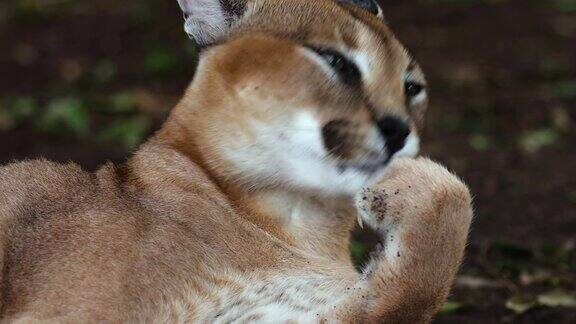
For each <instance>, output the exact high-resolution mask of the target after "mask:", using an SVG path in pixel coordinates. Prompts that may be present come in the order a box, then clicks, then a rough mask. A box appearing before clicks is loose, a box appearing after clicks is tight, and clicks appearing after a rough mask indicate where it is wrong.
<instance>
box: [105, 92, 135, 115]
mask: <svg viewBox="0 0 576 324" xmlns="http://www.w3.org/2000/svg"><path fill="white" fill-rule="evenodd" d="M110 102H111V104H112V109H113V111H114V112H120V113H125V112H131V111H134V109H135V108H136V105H137V98H136V95H135V94H134V93H133V92H128V91H127V92H120V93H116V94H114V95H112V97H111V98H110Z"/></svg>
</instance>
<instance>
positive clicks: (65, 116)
mask: <svg viewBox="0 0 576 324" xmlns="http://www.w3.org/2000/svg"><path fill="white" fill-rule="evenodd" d="M37 125H38V127H39V128H40V129H41V130H43V131H48V132H54V133H61V132H62V127H65V128H66V129H67V130H70V131H72V132H73V133H74V134H75V135H77V136H80V137H83V136H86V135H87V133H88V113H87V111H86V107H85V106H84V104H83V102H82V100H81V99H79V98H76V97H66V98H59V99H55V100H52V101H51V102H50V103H49V104H48V107H47V108H46V112H45V113H44V115H43V116H42V117H41V119H40V121H39V122H38V123H37Z"/></svg>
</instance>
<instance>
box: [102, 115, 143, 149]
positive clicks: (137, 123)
mask: <svg viewBox="0 0 576 324" xmlns="http://www.w3.org/2000/svg"><path fill="white" fill-rule="evenodd" d="M150 125H151V123H150V121H149V120H148V119H146V118H145V117H143V116H136V117H131V118H124V119H120V120H117V121H115V122H114V123H112V124H111V125H110V126H108V127H107V128H106V129H104V130H103V131H101V132H100V134H99V135H98V136H97V138H98V140H100V141H104V142H114V143H119V144H122V145H123V146H124V147H125V148H127V149H133V148H135V147H136V146H137V145H138V144H140V143H141V142H142V141H143V140H144V137H145V136H146V133H147V132H148V130H149V129H150Z"/></svg>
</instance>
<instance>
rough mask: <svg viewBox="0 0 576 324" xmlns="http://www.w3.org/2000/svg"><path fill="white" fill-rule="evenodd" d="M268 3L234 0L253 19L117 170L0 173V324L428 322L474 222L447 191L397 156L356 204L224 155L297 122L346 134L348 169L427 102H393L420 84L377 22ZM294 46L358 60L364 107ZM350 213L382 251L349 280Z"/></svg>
mask: <svg viewBox="0 0 576 324" xmlns="http://www.w3.org/2000/svg"><path fill="white" fill-rule="evenodd" d="M270 1H271V0H253V1H248V2H243V1H240V3H242V4H243V5H246V6H247V8H248V9H247V10H248V11H250V10H253V11H254V12H253V13H252V14H251V15H250V16H249V18H245V19H244V20H242V21H241V23H240V22H239V23H237V24H235V25H234V27H233V28H232V29H231V30H230V31H229V33H227V36H226V37H223V38H221V41H220V43H221V44H220V45H217V46H215V47H213V48H211V49H209V50H207V51H206V53H204V54H203V56H202V58H201V63H200V66H199V70H198V73H197V75H196V77H195V80H194V82H193V83H192V85H191V86H190V88H189V89H188V90H187V92H186V94H185V96H184V97H183V99H182V100H181V102H180V103H179V104H178V105H177V106H176V107H175V109H174V110H173V112H172V114H171V115H170V117H169V118H168V120H167V122H166V123H165V125H164V126H163V127H162V129H161V130H160V131H159V132H158V134H156V135H155V136H154V137H153V138H151V139H150V140H149V141H148V142H147V143H145V144H144V145H142V147H141V148H140V149H139V150H138V151H137V152H136V153H135V154H134V156H133V157H132V158H131V159H130V160H129V161H128V162H127V163H125V164H123V165H112V164H107V165H105V166H103V167H102V168H100V169H99V170H98V171H96V172H94V173H89V172H86V171H83V170H81V169H80V168H79V167H78V166H76V165H74V164H66V165H61V164H55V163H52V162H49V161H45V160H40V161H27V162H21V163H15V164H11V165H8V166H5V167H2V168H0V321H1V322H11V321H16V322H18V321H21V322H27V321H31V322H35V321H39V320H43V321H55V322H78V321H82V322H154V323H156V322H212V321H215V322H254V321H260V322H279V321H284V322H323V321H328V322H334V321H338V322H344V323H352V322H357V323H360V322H362V323H376V322H387V323H425V322H428V321H430V320H431V318H432V316H433V315H434V314H435V312H436V311H437V310H438V309H439V307H440V306H441V304H442V303H443V301H444V300H445V298H446V296H447V295H448V293H449V290H450V286H451V284H452V281H453V278H454V276H455V274H456V272H457V270H458V267H459V264H460V261H461V259H462V255H463V250H464V246H465V243H466V239H467V234H468V229H469V226H470V221H471V217H472V210H471V199H470V194H469V193H468V189H467V188H466V186H465V185H464V184H462V182H461V181H460V180H459V179H457V178H456V177H455V176H453V175H452V174H450V173H449V172H448V171H446V170H445V169H444V168H443V167H441V166H439V165H437V164H436V163H434V162H432V161H429V160H427V159H422V158H420V159H407V158H404V159H402V158H397V159H394V160H393V161H392V162H391V163H390V165H388V166H387V167H386V171H385V172H384V173H383V174H382V175H381V176H380V180H379V181H378V183H376V184H374V185H372V186H371V189H366V190H365V191H364V192H363V193H361V194H359V195H358V196H357V197H353V196H351V195H349V194H346V193H334V192H328V191H326V192H324V191H322V190H320V189H319V188H315V187H313V186H301V187H298V186H297V185H295V184H293V183H291V182H290V181H291V180H290V179H289V178H286V177H284V178H283V177H281V176H274V177H272V176H270V175H268V174H266V173H265V171H262V172H260V171H258V172H256V171H255V170H260V169H259V168H263V167H264V166H262V165H260V164H259V163H260V162H259V160H257V158H258V157H259V156H260V155H259V154H254V155H246V156H247V157H246V156H243V155H234V154H241V153H242V152H249V153H252V152H253V151H252V150H254V149H258V150H260V151H261V153H262V154H261V156H266V154H267V152H268V151H269V149H268V148H267V147H266V146H259V144H258V143H260V140H261V138H262V134H261V133H259V130H258V128H257V127H255V126H254V125H255V124H257V125H276V124H278V125H279V127H282V125H283V124H284V123H287V121H288V120H291V118H293V117H294V114H295V113H296V112H298V111H301V110H304V111H306V112H307V113H310V115H312V116H314V119H315V120H317V121H319V122H320V123H321V124H323V123H327V122H329V121H330V120H336V119H346V120H347V121H349V122H351V123H353V124H354V125H355V127H353V129H352V130H351V131H350V133H349V134H348V135H347V136H348V137H347V139H346V141H347V142H349V143H347V144H346V145H349V147H351V148H354V153H350V156H346V157H343V156H339V157H335V159H336V158H338V159H346V162H350V163H355V162H357V161H359V159H361V158H363V156H365V154H366V150H365V149H363V144H362V143H364V142H365V141H366V136H367V135H366V134H368V133H369V131H370V130H371V129H372V128H373V125H372V123H373V120H372V119H373V118H374V115H378V116H380V115H382V114H394V115H395V116H400V117H403V118H406V119H407V120H409V121H410V127H411V129H412V131H413V132H417V130H418V128H419V127H420V126H421V125H422V118H423V114H424V111H425V109H426V108H425V105H426V103H425V102H419V103H418V104H416V105H409V104H407V103H406V100H405V97H404V95H403V89H402V87H403V73H404V71H406V69H413V73H414V74H416V77H417V78H418V80H421V82H424V80H423V76H422V73H421V72H420V71H419V70H418V69H417V67H416V66H415V63H414V62H413V61H412V60H411V58H410V57H409V56H408V55H407V53H406V51H405V50H404V49H403V47H402V46H401V45H400V44H399V43H398V42H397V41H396V39H395V38H394V36H393V35H392V33H391V32H390V31H389V30H388V28H387V27H386V26H385V24H384V23H383V22H382V20H381V19H380V18H377V17H374V16H372V15H371V14H369V13H367V12H365V11H363V10H361V9H358V8H355V7H353V6H348V5H346V6H342V5H338V4H336V3H334V2H333V1H330V0H321V1H304V0H285V1H273V2H270ZM256 9H258V10H256ZM335 26H337V28H335ZM335 30H337V32H336V31H335ZM303 43H315V44H325V45H331V46H336V47H342V48H348V49H350V50H357V51H363V52H364V53H368V55H371V57H372V61H371V67H372V69H371V72H370V75H369V77H367V79H366V80H365V81H364V86H363V89H362V90H361V91H362V92H363V93H364V94H365V95H362V96H359V95H358V93H357V90H353V89H350V88H348V87H344V86H340V85H338V84H337V83H335V84H333V85H332V86H329V85H328V84H327V83H326V81H325V79H326V75H325V74H324V73H322V72H321V69H319V68H318V65H317V64H315V63H314V62H312V61H311V60H310V59H309V58H307V57H306V55H307V54H303V52H302V49H301V47H300V45H299V44H303ZM283 136H284V134H280V135H279V137H278V143H279V144H278V145H282V138H283ZM230 154H232V155H230ZM244 159H254V160H248V162H247V163H248V164H249V165H250V163H252V168H253V169H250V170H247V169H243V168H242V165H243V164H238V163H240V161H239V160H242V161H243V160H244ZM271 164H274V163H272V162H271ZM273 167H274V165H271V166H266V168H267V169H266V170H268V169H270V168H273ZM263 170H264V169H263ZM356 208H358V212H359V213H360V218H361V220H362V222H363V223H364V224H366V226H370V227H371V228H373V229H375V230H376V231H377V232H378V233H380V234H381V236H382V240H383V241H384V243H386V244H385V245H384V247H383V248H381V249H380V251H378V253H376V254H375V255H374V256H373V257H372V259H371V261H370V263H369V264H368V265H367V266H366V267H365V269H364V270H363V273H361V274H359V273H358V272H357V271H356V270H355V268H354V266H353V264H352V262H351V261H350V258H349V256H348V244H349V239H350V231H351V230H352V228H353V227H354V225H355V223H356V219H357V211H356ZM394 249H397V251H396V250H394ZM392 250H393V251H394V253H393V254H391V253H390V251H392Z"/></svg>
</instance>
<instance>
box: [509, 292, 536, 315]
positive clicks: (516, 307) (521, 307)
mask: <svg viewBox="0 0 576 324" xmlns="http://www.w3.org/2000/svg"><path fill="white" fill-rule="evenodd" d="M505 306H506V308H507V309H509V310H511V311H513V312H514V313H516V314H524V313H526V312H527V311H529V310H531V309H532V308H534V307H535V306H536V302H535V301H534V300H533V299H531V298H526V297H523V296H520V295H516V296H513V297H511V298H510V299H508V300H507V301H506V305H505Z"/></svg>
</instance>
